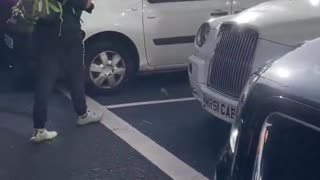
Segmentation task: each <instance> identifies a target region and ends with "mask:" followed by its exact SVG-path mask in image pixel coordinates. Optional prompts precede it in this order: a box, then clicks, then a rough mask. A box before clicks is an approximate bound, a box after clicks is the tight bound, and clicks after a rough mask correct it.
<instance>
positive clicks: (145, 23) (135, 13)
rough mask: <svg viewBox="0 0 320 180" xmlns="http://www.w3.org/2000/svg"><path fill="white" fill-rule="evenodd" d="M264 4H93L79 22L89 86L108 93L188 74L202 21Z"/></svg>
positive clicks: (169, 0) (184, 0)
mask: <svg viewBox="0 0 320 180" xmlns="http://www.w3.org/2000/svg"><path fill="white" fill-rule="evenodd" d="M263 1H265V0H258V1H252V0H239V1H238V0H234V1H233V0H208V1H202V0H195V1H190V0H126V1H121V2H120V1H118V0H107V1H106V0H97V1H95V4H96V9H95V10H94V11H93V14H92V15H87V14H84V15H83V17H82V19H83V22H84V24H83V30H84V36H85V46H86V52H87V56H86V62H85V64H86V69H87V76H88V83H89V85H90V87H91V88H92V89H93V90H94V91H96V92H110V91H115V90H118V89H119V88H121V87H122V86H123V85H124V84H125V82H127V80H129V79H131V78H133V77H134V76H135V75H136V74H137V73H143V72H155V71H173V70H181V69H186V68H187V59H188V57H189V56H190V55H191V54H192V52H193V51H194V46H193V44H192V43H193V41H194V37H195V35H196V33H197V29H198V27H199V26H200V25H201V23H202V22H203V21H204V20H206V19H208V18H209V17H220V16H225V15H228V14H233V13H238V12H240V11H242V10H244V9H247V8H249V7H251V6H254V5H256V4H258V3H259V2H263Z"/></svg>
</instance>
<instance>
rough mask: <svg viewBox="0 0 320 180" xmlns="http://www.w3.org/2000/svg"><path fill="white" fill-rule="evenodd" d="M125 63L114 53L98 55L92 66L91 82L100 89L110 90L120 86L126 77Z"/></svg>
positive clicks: (107, 52) (106, 52)
mask: <svg viewBox="0 0 320 180" xmlns="http://www.w3.org/2000/svg"><path fill="white" fill-rule="evenodd" d="M125 71H126V67H125V62H124V60H123V59H122V57H121V56H120V55H119V54H118V53H115V52H113V51H105V52H102V53H100V54H98V55H97V56H96V57H95V58H94V59H93V60H92V62H91V64H90V78H91V81H92V82H93V83H94V84H95V85H96V86H97V87H100V88H105V89H110V88H114V87H116V86H117V85H119V84H120V83H121V82H122V80H123V79H124V76H125Z"/></svg>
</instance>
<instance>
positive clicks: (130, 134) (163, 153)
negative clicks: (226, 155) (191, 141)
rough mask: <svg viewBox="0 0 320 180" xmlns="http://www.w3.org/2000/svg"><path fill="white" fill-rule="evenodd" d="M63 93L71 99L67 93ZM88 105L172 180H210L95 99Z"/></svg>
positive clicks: (116, 132)
mask: <svg viewBox="0 0 320 180" xmlns="http://www.w3.org/2000/svg"><path fill="white" fill-rule="evenodd" d="M61 91H62V92H63V93H64V94H65V95H66V96H67V97H69V98H70V95H69V94H68V93H67V92H66V91H64V90H61ZM87 105H88V108H89V109H91V110H96V111H98V112H102V113H103V120H102V121H101V123H102V124H103V125H104V126H105V127H106V128H108V129H109V130H111V131H112V132H113V133H114V134H116V135H117V136H118V137H120V138H121V139H122V140H123V141H125V142H126V143H128V144H129V145H130V146H131V147H132V148H134V149H135V150H136V151H138V152H139V153H140V154H141V155H143V156H144V157H145V158H147V159H148V160H149V161H150V162H152V163H153V164H154V165H156V166H157V167H158V168H159V169H160V170H162V171H163V172H164V173H166V174H167V175H168V176H169V177H171V178H172V179H174V180H209V179H208V178H206V177H205V176H204V175H202V174H201V173H199V172H198V171H196V170H195V169H193V168H192V167H190V166H189V165H187V164H186V163H184V162H183V161H181V160H180V159H178V158H177V157H175V156H174V155H173V154H171V153H170V152H168V151H167V150H166V149H164V148H163V147H161V146H160V145H158V144H157V143H156V142H154V141H153V140H151V139H150V138H149V137H147V136H146V135H144V134H142V133H141V132H140V131H138V130H137V129H136V128H134V127H132V126H131V125H130V124H128V123H127V122H126V121H124V120H123V119H121V118H120V117H118V116H117V115H116V114H114V113H112V112H111V111H109V110H108V109H106V108H105V107H103V106H101V105H100V104H99V103H97V102H96V101H94V100H93V99H91V98H89V97H87Z"/></svg>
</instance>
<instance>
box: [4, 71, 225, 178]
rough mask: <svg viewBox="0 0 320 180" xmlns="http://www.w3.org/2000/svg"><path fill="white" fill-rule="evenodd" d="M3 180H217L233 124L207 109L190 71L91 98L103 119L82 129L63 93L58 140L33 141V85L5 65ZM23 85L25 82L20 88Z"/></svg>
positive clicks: (56, 108) (58, 100)
mask: <svg viewBox="0 0 320 180" xmlns="http://www.w3.org/2000/svg"><path fill="white" fill-rule="evenodd" d="M0 71H1V73H0V75H1V77H0V79H1V82H2V85H1V87H0V159H1V161H0V179H1V180H2V179H3V180H11V179H12V180H20V179H21V180H29V179H30V180H44V179H48V180H51V179H52V180H56V179H59V180H69V179H70V180H73V179H74V180H82V179H83V180H100V179H101V180H113V179H115V180H118V179H119V180H121V179H129V180H131V179H133V180H134V179H150V180H156V179H161V180H165V179H185V177H187V176H188V178H189V179H191V178H192V177H189V176H193V177H194V178H195V179H212V177H213V169H214V164H215V163H216V160H217V158H218V154H219V153H220V151H221V149H222V148H223V145H224V144H225V143H226V142H227V138H228V133H229V128H230V125H229V124H227V123H225V122H224V121H221V120H218V119H215V118H214V117H212V116H211V115H210V114H208V113H207V112H205V111H204V110H202V108H201V106H200V104H199V103H198V102H197V101H195V100H194V99H193V98H192V95H191V91H190V88H189V85H188V80H187V74H186V73H185V72H182V73H170V74H158V75H152V76H144V77H139V78H137V80H135V82H134V83H132V85H131V86H130V87H128V88H126V89H125V90H123V91H122V92H120V93H117V94H113V95H108V96H106V95H104V96H102V95H100V96H94V95H90V97H89V98H88V104H89V107H90V108H93V109H94V110H98V108H97V107H98V106H99V105H102V106H103V107H100V106H99V108H100V109H99V111H103V112H104V114H105V116H104V119H103V121H102V123H100V124H96V125H90V126H88V127H82V128H79V127H77V126H76V125H75V122H76V118H77V117H76V115H75V113H74V112H73V111H72V105H71V103H70V100H69V99H68V98H67V97H66V96H65V95H64V94H63V93H61V92H60V91H56V92H55V93H54V94H53V95H52V98H51V101H50V106H49V122H48V129H54V130H57V131H58V132H59V137H58V138H57V139H55V140H54V141H52V142H47V143H44V144H41V145H33V144H31V143H30V142H29V138H30V136H31V132H32V104H33V100H32V97H33V93H32V87H31V82H28V81H19V82H17V81H15V82H13V81H12V78H10V77H12V74H11V73H10V72H7V71H5V70H2V69H1V70H0ZM17 84H18V86H16V85H17Z"/></svg>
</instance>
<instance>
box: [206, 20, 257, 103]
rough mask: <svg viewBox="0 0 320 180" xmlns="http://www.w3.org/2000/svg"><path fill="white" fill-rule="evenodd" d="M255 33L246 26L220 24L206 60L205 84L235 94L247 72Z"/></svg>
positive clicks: (249, 70)
mask: <svg viewBox="0 0 320 180" xmlns="http://www.w3.org/2000/svg"><path fill="white" fill-rule="evenodd" d="M258 38H259V34H258V32H257V31H255V30H253V29H249V28H243V27H240V26H238V25H234V24H223V25H222V26H221V28H220V31H219V34H218V39H220V40H218V42H217V46H216V49H215V53H214V56H213V58H212V59H211V62H210V68H209V78H208V86H209V87H212V88H213V89H215V90H217V91H219V92H221V93H223V94H226V95H228V96H231V97H233V98H239V97H240V94H241V91H242V89H243V88H244V86H245V83H246V81H247V80H248V79H249V77H250V74H251V66H252V61H253V57H254V54H255V50H256V46H257V42H258Z"/></svg>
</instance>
